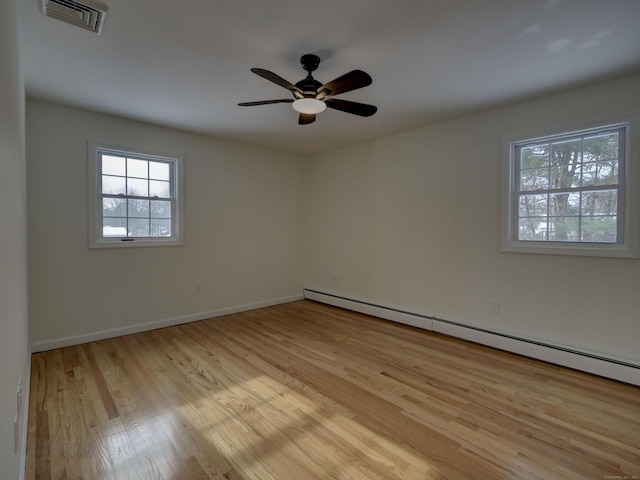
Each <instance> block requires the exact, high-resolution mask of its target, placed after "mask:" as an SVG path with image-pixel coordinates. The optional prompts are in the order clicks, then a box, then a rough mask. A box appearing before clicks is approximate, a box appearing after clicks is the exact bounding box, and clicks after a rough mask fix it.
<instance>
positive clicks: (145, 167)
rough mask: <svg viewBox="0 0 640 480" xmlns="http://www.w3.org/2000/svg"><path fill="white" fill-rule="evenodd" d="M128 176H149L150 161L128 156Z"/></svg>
mask: <svg viewBox="0 0 640 480" xmlns="http://www.w3.org/2000/svg"><path fill="white" fill-rule="evenodd" d="M127 176H128V177H137V178H149V162H147V161H146V160H138V159H136V158H127Z"/></svg>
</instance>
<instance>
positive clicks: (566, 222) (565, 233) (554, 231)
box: [549, 217, 580, 242]
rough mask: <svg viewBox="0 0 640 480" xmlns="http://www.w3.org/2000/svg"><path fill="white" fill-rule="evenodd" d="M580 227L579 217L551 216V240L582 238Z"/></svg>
mask: <svg viewBox="0 0 640 480" xmlns="http://www.w3.org/2000/svg"><path fill="white" fill-rule="evenodd" d="M579 228H580V219H579V218H578V217H551V218H549V241H550V242H577V241H579V240H580V238H579V235H578V232H579Z"/></svg>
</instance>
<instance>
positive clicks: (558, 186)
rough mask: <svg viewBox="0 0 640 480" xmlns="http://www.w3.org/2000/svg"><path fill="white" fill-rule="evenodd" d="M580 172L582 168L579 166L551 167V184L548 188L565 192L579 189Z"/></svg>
mask: <svg viewBox="0 0 640 480" xmlns="http://www.w3.org/2000/svg"><path fill="white" fill-rule="evenodd" d="M581 170H582V168H581V166H580V165H579V164H572V165H569V166H561V167H552V168H551V170H550V177H551V182H550V186H549V188H551V189H554V190H566V189H567V188H574V187H579V186H580V172H581Z"/></svg>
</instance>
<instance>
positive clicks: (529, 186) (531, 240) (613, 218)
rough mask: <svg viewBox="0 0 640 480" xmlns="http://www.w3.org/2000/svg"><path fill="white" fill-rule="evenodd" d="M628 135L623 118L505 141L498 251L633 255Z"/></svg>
mask: <svg viewBox="0 0 640 480" xmlns="http://www.w3.org/2000/svg"><path fill="white" fill-rule="evenodd" d="M630 131H631V122H630V121H627V122H618V123H605V124H602V125H597V126H590V127H587V128H582V129H578V130H572V131H569V132H563V133H555V134H551V135H545V136H538V137H532V138H524V139H517V140H514V141H508V142H505V143H506V145H505V149H508V152H507V153H506V154H505V157H506V158H505V161H506V163H507V165H506V178H508V188H507V190H508V192H507V198H506V201H505V203H506V208H505V210H506V221H505V226H504V228H503V251H511V252H522V253H550V254H563V255H590V256H617V257H636V256H637V255H638V252H637V243H638V242H637V224H638V221H637V219H636V218H635V217H632V216H631V215H630V211H634V210H635V209H634V205H635V203H637V201H636V199H637V193H635V192H631V191H630V188H631V187H632V185H633V184H632V183H631V181H630V178H631V175H630V171H629V169H630V152H629V150H630V145H631V142H630V134H631V133H630ZM633 186H634V185H633ZM632 223H633V225H632Z"/></svg>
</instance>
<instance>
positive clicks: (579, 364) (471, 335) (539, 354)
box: [304, 289, 640, 386]
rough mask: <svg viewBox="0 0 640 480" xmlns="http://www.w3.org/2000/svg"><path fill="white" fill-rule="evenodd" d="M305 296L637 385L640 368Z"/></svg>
mask: <svg viewBox="0 0 640 480" xmlns="http://www.w3.org/2000/svg"><path fill="white" fill-rule="evenodd" d="M304 297H305V298H307V299H309V300H315V301H317V302H321V303H326V304H328V305H333V306H336V307H340V308H344V309H347V310H352V311H354V312H359V313H364V314H367V315H371V316H374V317H378V318H383V319H385V320H391V321H393V322H397V323H402V324H404V325H411V326H413V327H417V328H421V329H424V330H428V331H432V332H436V333H441V334H443V335H449V336H452V337H456V338H460V339H463V340H468V341H470V342H475V343H479V344H481V345H486V346H488V347H493V348H497V349H500V350H505V351H508V352H512V353H517V354H519V355H523V356H526V357H530V358H535V359H538V360H543V361H545V362H549V363H553V364H556V365H562V366H564V367H569V368H573V369H575V370H580V371H583V372H587V373H592V374H594V375H599V376H602V377H606V378H611V379H613V380H619V381H621V382H626V383H630V384H632V385H638V386H640V365H637V364H633V363H631V362H626V361H622V360H619V359H615V358H608V357H604V356H600V355H596V354H592V353H589V352H582V351H579V350H574V349H570V348H566V347H562V346H557V345H552V344H547V343H544V342H540V341H536V340H531V339H527V338H520V337H516V336H514V335H509V334H505V333H501V332H495V331H491V330H487V329H482V328H478V327H474V326H470V325H464V324H461V323H458V322H453V321H450V320H446V319H442V318H437V317H435V316H426V315H420V314H417V313H413V312H408V311H404V310H399V309H395V308H391V307H385V306H383V305H376V304H373V303H369V302H364V301H360V300H354V299H351V298H346V297H342V296H339V295H334V294H331V293H325V292H320V291H317V290H311V289H305V290H304Z"/></svg>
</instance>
